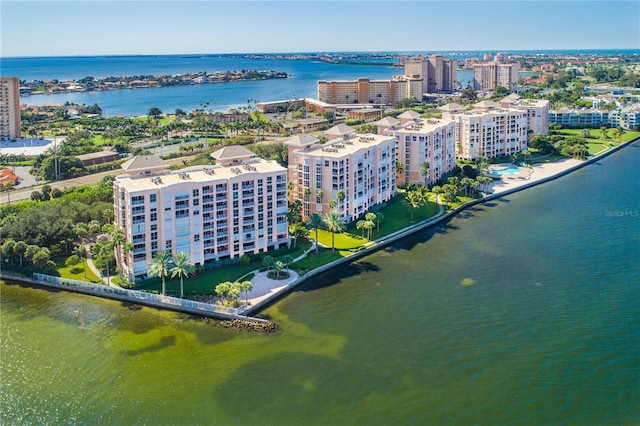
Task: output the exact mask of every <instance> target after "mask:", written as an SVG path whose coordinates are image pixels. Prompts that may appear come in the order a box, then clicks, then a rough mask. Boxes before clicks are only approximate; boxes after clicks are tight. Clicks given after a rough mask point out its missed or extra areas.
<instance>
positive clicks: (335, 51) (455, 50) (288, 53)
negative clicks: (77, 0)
mask: <svg viewBox="0 0 640 426" xmlns="http://www.w3.org/2000/svg"><path fill="white" fill-rule="evenodd" d="M598 51H635V52H636V53H637V54H640V48H636V47H620V48H616V47H609V48H555V49H444V50H322V51H319V50H318V51H287V52H224V53H222V52H219V53H188V52H185V53H101V54H60V55H21V56H2V55H0V59H29V58H98V57H134V56H138V57H140V56H229V55H320V54H335V53H361V54H373V53H388V54H398V55H400V54H414V53H443V52H450V53H481V52H484V53H489V52H507V53H510V52H541V53H546V52H592V53H593V52H598Z"/></svg>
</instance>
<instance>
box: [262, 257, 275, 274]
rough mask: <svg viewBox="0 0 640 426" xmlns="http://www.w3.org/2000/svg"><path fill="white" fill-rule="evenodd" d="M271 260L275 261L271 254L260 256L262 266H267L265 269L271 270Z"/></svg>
mask: <svg viewBox="0 0 640 426" xmlns="http://www.w3.org/2000/svg"><path fill="white" fill-rule="evenodd" d="M273 262H275V261H274V259H273V257H272V256H269V255H267V256H265V257H263V258H262V266H265V267H266V268H267V271H270V270H271V267H272V266H273Z"/></svg>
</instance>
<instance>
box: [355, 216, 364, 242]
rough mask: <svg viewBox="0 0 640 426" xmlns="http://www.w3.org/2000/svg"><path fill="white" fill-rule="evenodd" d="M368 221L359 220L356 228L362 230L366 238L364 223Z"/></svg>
mask: <svg viewBox="0 0 640 426" xmlns="http://www.w3.org/2000/svg"><path fill="white" fill-rule="evenodd" d="M365 222H366V221H365V220H359V221H357V222H356V229H358V230H361V231H362V234H361V235H362V238H364V223H365Z"/></svg>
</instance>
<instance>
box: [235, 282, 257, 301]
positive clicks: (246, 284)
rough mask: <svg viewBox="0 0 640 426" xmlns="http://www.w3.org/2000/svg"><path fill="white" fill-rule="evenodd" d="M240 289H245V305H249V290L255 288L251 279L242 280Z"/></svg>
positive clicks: (239, 285)
mask: <svg viewBox="0 0 640 426" xmlns="http://www.w3.org/2000/svg"><path fill="white" fill-rule="evenodd" d="M238 287H239V288H240V290H242V291H244V303H245V305H249V292H250V291H251V290H253V284H252V283H251V281H242V282H241V283H240V284H238Z"/></svg>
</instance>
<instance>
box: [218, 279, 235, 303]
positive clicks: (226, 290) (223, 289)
mask: <svg viewBox="0 0 640 426" xmlns="http://www.w3.org/2000/svg"><path fill="white" fill-rule="evenodd" d="M231 287H233V283H232V282H231V281H225V282H223V283H220V284H218V285H217V286H216V288H215V293H216V294H217V295H218V296H220V297H222V299H223V304H224V300H225V299H227V298H228V297H229V294H230V292H231Z"/></svg>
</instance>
